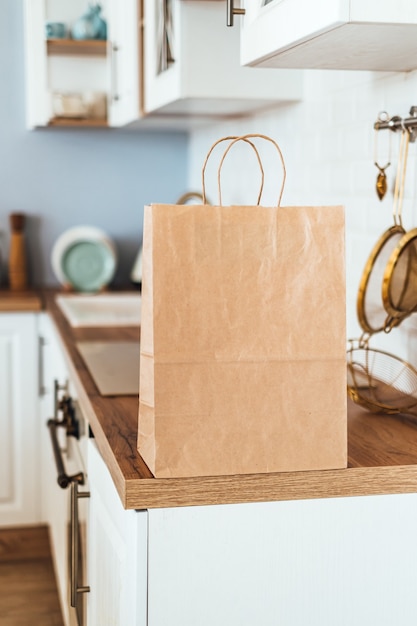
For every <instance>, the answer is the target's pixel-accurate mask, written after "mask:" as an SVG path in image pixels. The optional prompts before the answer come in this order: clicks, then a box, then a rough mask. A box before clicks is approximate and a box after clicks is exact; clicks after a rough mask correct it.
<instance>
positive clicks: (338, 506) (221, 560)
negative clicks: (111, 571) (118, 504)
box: [148, 494, 417, 626]
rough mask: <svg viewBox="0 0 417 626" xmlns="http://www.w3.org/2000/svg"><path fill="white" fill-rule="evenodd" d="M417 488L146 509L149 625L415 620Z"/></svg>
mask: <svg viewBox="0 0 417 626" xmlns="http://www.w3.org/2000/svg"><path fill="white" fill-rule="evenodd" d="M416 519H417V495H414V494H413V495H399V496H374V497H363V498H345V499H328V500H311V501H298V502H271V503H259V504H242V505H232V506H229V505H225V506H209V507H190V508H177V509H163V510H150V511H149V564H148V572H149V574H148V576H149V579H148V602H149V606H148V626H166V625H167V624H169V626H194V625H195V624H198V626H213V624H219V625H220V624H221V625H226V624H227V625H229V624H231V625H232V624H233V625H239V626H253V625H254V624H260V625H262V626H277V625H278V624H283V625H285V626H305V625H306V624H308V625H309V626H335V625H337V626H351V625H352V624H355V626H369V625H370V624H378V626H392V625H393V624H401V626H412V625H413V624H414V623H415V615H416V608H417V600H416V594H415V586H416V585H415V580H416V575H417V538H416V534H415V520H416Z"/></svg>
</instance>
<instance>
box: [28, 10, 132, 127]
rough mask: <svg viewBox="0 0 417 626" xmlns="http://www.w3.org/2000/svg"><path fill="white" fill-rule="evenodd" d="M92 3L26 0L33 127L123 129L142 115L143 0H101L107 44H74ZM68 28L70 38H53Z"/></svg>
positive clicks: (30, 122) (89, 41)
mask: <svg viewBox="0 0 417 626" xmlns="http://www.w3.org/2000/svg"><path fill="white" fill-rule="evenodd" d="M95 4H96V3H90V5H89V3H88V2H87V0H25V41H26V110H27V126H28V127H29V128H35V127H37V126H47V125H61V126H62V125H63V126H122V125H125V124H128V123H130V122H132V121H134V120H137V119H138V118H139V116H140V106H139V98H140V64H139V59H140V24H139V12H138V1H137V0H123V2H119V1H118V0H101V1H100V3H99V4H100V6H101V9H102V10H101V13H100V17H102V18H103V19H104V20H105V22H106V25H107V37H106V38H105V39H81V40H80V39H74V38H73V37H72V34H73V31H72V29H73V27H74V24H75V22H76V20H77V19H78V18H80V17H81V16H82V15H84V14H85V13H86V11H87V10H88V8H89V6H93V5H95ZM48 22H49V23H52V26H51V28H52V30H53V29H54V28H59V27H57V26H56V23H61V24H63V27H61V28H63V29H64V31H65V32H64V33H57V34H58V36H54V33H52V35H49V36H48V33H47V29H46V24H47V23H48Z"/></svg>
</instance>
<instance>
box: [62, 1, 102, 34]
mask: <svg viewBox="0 0 417 626" xmlns="http://www.w3.org/2000/svg"><path fill="white" fill-rule="evenodd" d="M100 13H101V6H100V5H99V4H90V5H89V8H88V10H87V11H86V12H85V13H84V15H82V16H81V17H79V18H78V20H76V21H75V22H74V24H73V26H72V29H71V35H72V38H73V39H79V40H83V39H107V23H106V20H104V19H103V18H102V17H101V15H100Z"/></svg>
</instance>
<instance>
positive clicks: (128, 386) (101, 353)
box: [77, 341, 140, 396]
mask: <svg viewBox="0 0 417 626" xmlns="http://www.w3.org/2000/svg"><path fill="white" fill-rule="evenodd" d="M139 347H140V344H139V341H79V342H77V349H78V351H79V352H80V354H81V356H82V358H83V359H84V361H85V364H86V365H87V367H88V369H89V371H90V374H91V376H92V377H93V379H94V382H95V384H96V385H97V388H98V390H99V391H100V393H101V395H102V396H131V395H137V396H138V395H139Z"/></svg>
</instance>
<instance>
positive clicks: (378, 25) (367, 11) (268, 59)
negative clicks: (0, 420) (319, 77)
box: [236, 0, 417, 71]
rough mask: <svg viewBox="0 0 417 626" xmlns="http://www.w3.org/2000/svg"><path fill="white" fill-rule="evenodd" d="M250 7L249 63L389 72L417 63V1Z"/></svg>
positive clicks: (304, 1)
mask: <svg viewBox="0 0 417 626" xmlns="http://www.w3.org/2000/svg"><path fill="white" fill-rule="evenodd" d="M244 5H245V10H246V15H245V16H244V18H243V22H242V25H243V27H242V38H241V62H242V64H243V65H256V66H257V67H268V68H306V69H307V68H322V69H354V70H384V71H408V70H413V69H415V68H416V67H417V60H416V59H417V5H416V3H415V2H404V1H399V2H394V1H393V0H384V1H382V2H381V0H338V1H337V2H335V1H334V0H315V1H314V2H311V0H259V1H258V2H252V1H251V0H246V1H245V2H244ZM239 21H240V19H239V18H237V19H236V22H239Z"/></svg>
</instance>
